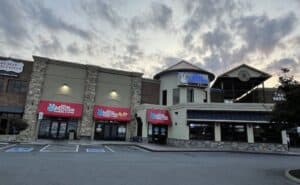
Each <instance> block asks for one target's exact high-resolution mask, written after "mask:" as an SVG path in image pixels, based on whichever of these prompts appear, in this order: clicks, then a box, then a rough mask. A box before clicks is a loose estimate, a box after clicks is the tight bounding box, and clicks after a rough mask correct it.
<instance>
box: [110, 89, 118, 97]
mask: <svg viewBox="0 0 300 185" xmlns="http://www.w3.org/2000/svg"><path fill="white" fill-rule="evenodd" d="M109 96H110V98H111V99H117V98H118V96H119V95H118V93H117V91H116V90H112V91H111V92H110V93H109Z"/></svg>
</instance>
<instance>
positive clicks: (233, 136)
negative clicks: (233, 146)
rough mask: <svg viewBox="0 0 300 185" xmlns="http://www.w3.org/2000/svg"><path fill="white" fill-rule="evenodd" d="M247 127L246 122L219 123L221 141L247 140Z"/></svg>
mask: <svg viewBox="0 0 300 185" xmlns="http://www.w3.org/2000/svg"><path fill="white" fill-rule="evenodd" d="M246 129H247V127H246V124H241V123H240V124H231V123H222V124H221V136H222V138H221V139H222V141H238V142H247V130H246Z"/></svg>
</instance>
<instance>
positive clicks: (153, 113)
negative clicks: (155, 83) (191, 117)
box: [147, 109, 171, 125]
mask: <svg viewBox="0 0 300 185" xmlns="http://www.w3.org/2000/svg"><path fill="white" fill-rule="evenodd" d="M147 120H148V122H150V123H152V124H158V125H170V124H171V117H170V114H169V112H168V111H167V110H162V109H148V110H147Z"/></svg>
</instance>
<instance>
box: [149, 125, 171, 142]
mask: <svg viewBox="0 0 300 185" xmlns="http://www.w3.org/2000/svg"><path fill="white" fill-rule="evenodd" d="M167 138H168V126H166V125H152V139H153V142H154V143H159V144H166V143H167Z"/></svg>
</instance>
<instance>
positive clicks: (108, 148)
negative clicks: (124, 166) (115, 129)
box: [104, 145, 115, 152]
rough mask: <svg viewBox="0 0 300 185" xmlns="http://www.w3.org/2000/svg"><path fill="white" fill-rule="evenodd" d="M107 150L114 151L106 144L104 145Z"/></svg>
mask: <svg viewBox="0 0 300 185" xmlns="http://www.w3.org/2000/svg"><path fill="white" fill-rule="evenodd" d="M104 147H105V148H106V149H107V150H109V151H110V152H115V151H114V150H113V149H111V148H110V147H108V146H106V145H105V146H104Z"/></svg>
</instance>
